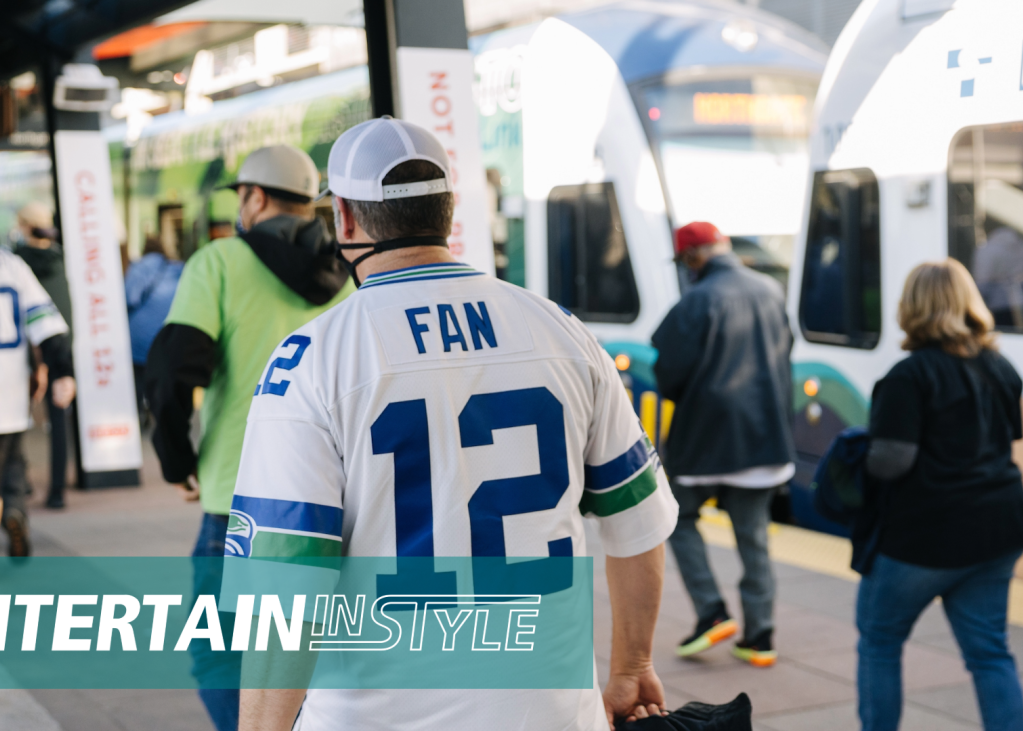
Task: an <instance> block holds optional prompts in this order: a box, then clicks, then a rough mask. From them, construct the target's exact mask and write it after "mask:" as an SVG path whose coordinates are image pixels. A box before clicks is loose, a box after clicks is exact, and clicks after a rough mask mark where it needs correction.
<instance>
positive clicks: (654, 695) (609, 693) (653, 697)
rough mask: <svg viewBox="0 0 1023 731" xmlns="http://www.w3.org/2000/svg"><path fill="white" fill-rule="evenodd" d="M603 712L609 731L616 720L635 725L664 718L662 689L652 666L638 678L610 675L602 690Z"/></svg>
mask: <svg viewBox="0 0 1023 731" xmlns="http://www.w3.org/2000/svg"><path fill="white" fill-rule="evenodd" d="M604 710H605V711H606V712H607V723H608V725H609V726H611V728H612V729H614V723H615V719H616V718H624V719H625V720H626V721H635V720H636V719H637V718H647V717H648V716H662V715H664V714H666V713H667V709H666V708H665V705H664V687H663V686H662V685H661V679H660V678H658V677H657V673H656V672H655V671H654V668H653V666H650V667H648V668H647V669H646V670H644V671H642V672H641V673H639V674H638V675H625V674H622V673H619V674H615V675H612V676H611V677H610V678H609V679H608V681H607V685H606V686H605V687H604Z"/></svg>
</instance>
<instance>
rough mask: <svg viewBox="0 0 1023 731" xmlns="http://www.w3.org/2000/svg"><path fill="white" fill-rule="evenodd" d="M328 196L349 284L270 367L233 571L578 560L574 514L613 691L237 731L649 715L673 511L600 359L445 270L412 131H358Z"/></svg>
mask: <svg viewBox="0 0 1023 731" xmlns="http://www.w3.org/2000/svg"><path fill="white" fill-rule="evenodd" d="M328 179H329V186H330V193H331V195H332V201H333V204H334V209H335V219H336V223H337V235H338V240H339V241H340V242H341V250H342V256H343V258H344V260H345V263H346V265H347V267H348V269H349V271H350V272H351V273H352V274H353V276H354V278H355V280H356V283H357V284H359V283H361V288H360V289H359V290H358V291H357V292H356V293H355V294H354V295H352V296H351V297H349V299H348V300H347V301H345V302H343V303H342V304H340V305H338V306H336V307H334V308H332V309H331V310H329V311H328V312H326V313H324V314H323V315H320V316H319V317H317V318H316V319H315V320H313V321H312V322H310V323H309V324H308V325H306V326H304V327H302V328H301V329H299V330H297V331H296V332H295V333H294V334H292V335H291V336H289V337H288V338H286V339H285V340H284V341H283V343H282V344H281V345H280V346H279V348H278V350H277V351H276V352H275V353H274V354H273V355H272V356H271V360H270V363H269V365H268V367H267V369H266V371H264V373H263V377H262V379H261V381H260V383H259V384H258V386H257V387H256V394H257V395H256V397H255V398H254V399H253V401H252V407H251V409H250V411H249V417H248V428H247V431H246V435H245V445H244V447H243V450H242V459H241V467H240V471H239V474H238V482H237V485H236V487H235V496H234V501H233V504H232V514H233V516H235V518H236V520H237V525H238V526H244V530H240V531H238V535H241V534H244V535H245V536H248V537H251V542H249V541H248V539H243V540H234V539H233V538H232V535H233V533H234V532H235V531H233V530H232V528H231V527H229V529H228V541H227V543H228V549H227V553H228V555H239V556H246V557H249V556H251V557H253V558H260V557H266V558H301V557H306V556H313V557H322V556H340V555H346V556H399V557H401V556H473V557H477V556H499V557H500V556H509V557H515V556H524V557H526V556H548V555H549V556H585V555H587V546H586V537H585V533H584V530H583V515H584V514H587V515H590V516H593V517H595V518H596V519H597V521H598V524H599V532H600V537H601V542H602V544H603V549H604V551H605V552H606V554H607V555H608V559H607V575H608V584H609V587H610V592H611V606H612V611H613V616H614V625H613V626H614V630H613V638H612V653H611V655H612V656H611V675H610V678H609V680H608V683H607V686H606V689H605V691H604V694H603V702H602V699H601V694H600V691H599V689H598V688H597V686H596V678H595V679H594V682H595V685H594V688H593V689H590V690H401V691H398V690H310V691H308V694H307V693H306V691H304V690H242V695H241V722H240V729H242V731H257V730H258V731H264V730H273V731H283V730H284V729H291V728H292V724H293V723H295V728H297V729H301V731H328V730H333V729H342V728H344V729H348V728H353V729H359V730H360V731H367V730H370V729H380V730H381V731H382V730H383V729H389V730H394V729H417V730H418V729H446V730H452V729H454V730H459V729H465V730H466V731H469V730H470V729H472V730H473V731H476V730H478V729H486V731H503V730H504V729H508V730H509V731H510V730H511V729H533V728H535V729H566V730H567V729H579V730H580V731H583V730H585V731H594V730H596V729H602V730H603V729H606V728H607V727H608V723H609V721H610V719H611V718H612V717H638V718H643V717H646V716H648V715H651V714H657V713H660V712H662V711H663V710H664V693H663V689H662V687H661V683H660V680H659V679H658V677H657V674H656V673H655V672H654V669H653V664H652V660H651V651H652V641H653V631H654V625H655V622H656V618H657V612H658V607H659V604H660V594H661V585H662V578H663V569H664V547H663V543H664V541H665V539H666V538H667V537H668V536H669V535H670V533H671V531H672V529H673V528H674V526H675V521H676V516H677V512H678V507H677V505H676V503H675V501H674V499H673V497H672V495H671V491H670V488H669V486H668V483H667V480H666V478H665V476H664V474H663V471H662V469H661V467H660V463H659V461H658V459H657V456H656V453H655V452H654V450H653V448H652V447H651V446H650V444H649V441H648V440H647V439H646V437H645V435H644V434H643V431H642V429H641V427H640V425H639V422H638V420H637V418H636V415H635V413H634V412H633V410H632V406H631V404H630V402H629V399H628V397H627V395H626V392H625V389H624V388H623V386H622V383H621V380H620V378H619V377H618V374H617V371H616V370H615V367H614V364H613V363H612V361H611V359H610V358H609V357H608V355H607V354H606V353H605V352H604V351H603V349H602V348H601V347H600V345H599V344H598V343H597V341H596V339H595V338H594V337H593V335H592V334H591V333H590V332H589V331H588V330H587V329H586V328H585V327H584V326H583V324H582V323H581V322H580V321H579V320H578V319H576V318H575V317H574V316H572V315H571V314H569V313H568V312H567V311H564V310H562V309H560V308H559V307H558V306H557V305H555V304H553V303H552V302H550V301H548V300H546V299H543V298H541V297H538V296H536V295H534V294H531V293H529V292H527V291H526V290H523V289H520V288H518V287H515V286H513V285H510V284H506V283H504V282H501V281H499V280H497V279H494V278H492V277H490V276H487V275H485V274H483V273H481V272H477V271H474V270H473V269H471V268H470V267H469V266H467V265H464V264H460V263H458V262H456V261H455V260H454V259H453V257H452V256H451V255H450V253H449V252H448V250H447V245H446V237H447V236H448V235H449V234H450V231H451V218H452V211H453V207H454V200H453V196H452V194H451V192H450V191H451V183H450V171H449V165H448V158H447V155H446V153H445V151H444V148H443V147H442V145H441V144H440V142H439V141H438V140H437V139H436V138H435V137H434V136H433V135H431V134H430V133H429V132H427V131H426V130H424V129H422V128H421V127H417V126H415V125H413V124H409V123H407V122H403V121H399V120H393V119H390V118H386V117H385V118H382V119H376V120H371V121H369V122H365V123H363V124H361V125H358V126H356V127H354V128H352V129H350V130H348V131H346V132H345V133H344V134H343V135H342V136H341V137H340V138H339V139H338V140H337V141H336V142H335V144H334V146H333V148H332V149H331V153H330V158H329V162H328ZM517 427H519V428H517ZM506 519H507V520H506ZM245 662H246V663H247V662H249V660H248V659H246V661H245ZM303 698H304V702H303ZM300 711H301V713H300ZM296 715H298V721H297V722H295V718H296Z"/></svg>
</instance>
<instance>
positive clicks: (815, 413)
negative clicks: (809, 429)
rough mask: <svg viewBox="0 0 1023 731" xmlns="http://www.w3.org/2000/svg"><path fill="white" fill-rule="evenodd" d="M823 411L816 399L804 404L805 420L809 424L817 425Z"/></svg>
mask: <svg viewBox="0 0 1023 731" xmlns="http://www.w3.org/2000/svg"><path fill="white" fill-rule="evenodd" d="M823 413H824V409H822V408H821V405H820V404H819V403H817V402H816V401H811V402H810V403H809V404H807V405H806V420H807V422H809V424H810V426H817V425H818V424H819V423H820V421H821V415H822V414H823Z"/></svg>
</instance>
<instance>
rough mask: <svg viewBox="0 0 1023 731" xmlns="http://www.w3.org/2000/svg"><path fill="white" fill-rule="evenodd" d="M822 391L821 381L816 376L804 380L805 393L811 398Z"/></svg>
mask: <svg viewBox="0 0 1023 731" xmlns="http://www.w3.org/2000/svg"><path fill="white" fill-rule="evenodd" d="M820 392H821V382H820V381H819V380H818V379H816V378H807V379H806V381H804V382H803V393H805V394H806V395H807V396H809V397H810V398H814V397H815V396H816V395H817V394H818V393H820Z"/></svg>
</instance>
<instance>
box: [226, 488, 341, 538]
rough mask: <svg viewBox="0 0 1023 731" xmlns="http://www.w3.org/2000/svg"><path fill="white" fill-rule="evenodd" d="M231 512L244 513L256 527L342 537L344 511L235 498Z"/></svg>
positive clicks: (298, 503)
mask: <svg viewBox="0 0 1023 731" xmlns="http://www.w3.org/2000/svg"><path fill="white" fill-rule="evenodd" d="M231 510H238V511H241V512H243V513H245V514H246V515H248V516H249V517H251V518H252V520H253V521H255V523H256V526H257V527H262V528H282V529H284V530H297V531H303V532H305V533H322V534H323V535H328V536H337V537H339V538H340V537H341V519H342V517H343V515H344V511H342V510H341V508H334V507H331V506H329V505H320V504H318V503H300V502H293V501H291V500H276V499H274V498H265V497H249V496H247V495H235V496H234V500H232V501H231Z"/></svg>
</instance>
